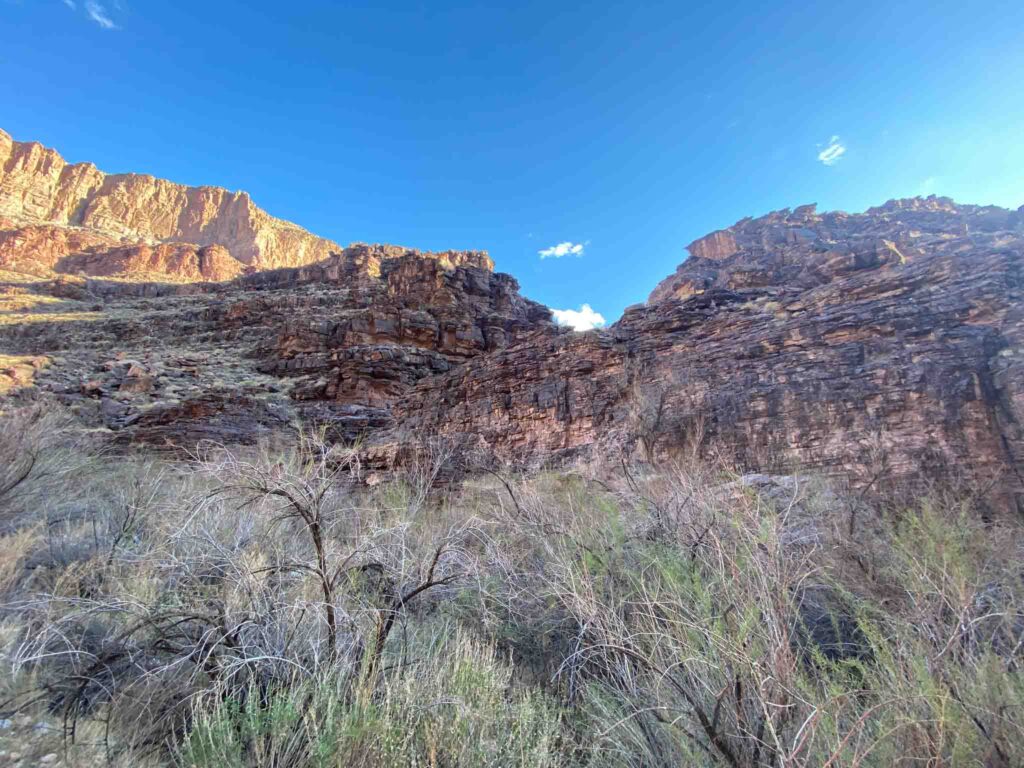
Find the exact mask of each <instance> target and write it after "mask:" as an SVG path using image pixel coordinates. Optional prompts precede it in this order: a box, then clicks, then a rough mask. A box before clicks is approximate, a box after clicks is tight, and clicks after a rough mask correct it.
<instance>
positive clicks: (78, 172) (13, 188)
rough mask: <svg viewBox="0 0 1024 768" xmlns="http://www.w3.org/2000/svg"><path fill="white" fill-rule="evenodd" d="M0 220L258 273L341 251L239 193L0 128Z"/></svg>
mask: <svg viewBox="0 0 1024 768" xmlns="http://www.w3.org/2000/svg"><path fill="white" fill-rule="evenodd" d="M0 217H5V218H7V219H9V220H11V222H13V223H15V224H17V225H22V226H24V225H32V224H46V223H49V224H56V225H61V226H65V227H67V226H73V227H81V228H85V229H87V230H92V231H95V232H97V233H102V234H104V235H106V236H108V237H111V238H117V239H121V240H125V241H140V242H141V243H142V244H148V245H155V244H158V243H167V242H180V243H190V244H194V245H196V246H200V247H203V246H210V245H220V246H223V247H224V248H226V249H227V251H228V252H229V253H230V254H231V256H232V257H234V258H235V259H237V260H238V261H239V262H241V263H242V264H244V265H247V266H251V267H255V268H258V269H269V268H274V267H282V266H297V265H300V264H310V263H312V262H316V261H320V260H322V259H325V258H327V257H328V256H329V255H330V254H331V252H332V251H338V250H341V247H340V246H339V245H338V244H337V243H334V242H331V241H330V240H325V239H324V238H321V237H317V236H315V235H313V234H311V233H309V232H307V231H306V230H304V229H302V228H301V227H299V226H297V225H295V224H292V223H290V222H287V221H282V220H281V219H276V218H274V217H273V216H270V215H269V214H268V213H266V212H265V211H263V210H262V209H260V208H259V207H257V206H256V205H255V204H254V203H253V202H252V200H251V199H250V197H249V195H248V194H247V193H245V192H229V191H228V190H226V189H221V188H219V187H187V186H184V185H182V184H175V183H174V182H170V181H165V180H164V179H157V178H154V177H153V176H147V175H141V174H134V173H129V174H110V175H108V174H105V173H103V172H102V171H99V170H98V169H97V168H96V166H94V165H92V164H91V163H75V164H70V163H67V162H65V161H64V159H63V158H62V157H61V156H60V154H59V153H58V152H56V151H55V150H53V149H48V148H46V147H44V146H42V145H41V144H39V143H37V142H20V141H14V140H13V139H12V138H11V137H10V136H9V135H8V134H7V133H5V132H3V131H2V130H0Z"/></svg>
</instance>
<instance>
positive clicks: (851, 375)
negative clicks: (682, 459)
mask: <svg viewBox="0 0 1024 768" xmlns="http://www.w3.org/2000/svg"><path fill="white" fill-rule="evenodd" d="M691 253H692V254H693V255H692V256H691V258H690V259H688V260H687V261H686V262H684V263H683V264H682V265H681V266H680V268H679V269H678V270H677V272H676V273H675V274H674V275H672V276H671V277H670V278H668V279H667V280H665V281H664V282H663V283H662V284H661V285H659V286H658V287H657V288H656V289H655V291H654V293H652V296H651V301H650V302H649V303H648V304H646V305H644V306H640V307H636V308H633V309H631V310H629V311H627V312H626V314H625V315H624V317H623V318H622V319H621V320H620V321H619V322H618V323H616V324H615V325H614V326H612V327H611V328H610V329H609V330H607V331H603V332H597V331H595V332H590V333H586V334H565V333H560V332H558V331H555V330H551V329H542V330H540V331H538V332H536V333H535V334H534V335H532V336H531V337H529V338H526V339H524V340H523V341H521V342H519V343H515V344H512V345H510V346H508V347H506V348H504V349H502V350H499V351H498V352H496V353H494V354H491V355H487V356H481V357H477V358H474V359H473V360H471V361H469V362H467V363H466V364H464V365H463V366H461V367H459V368H457V369H454V370H452V371H451V372H449V373H447V374H444V375H442V376H437V377H434V378H431V379H427V380H424V381H422V382H420V384H418V385H417V386H416V387H415V388H414V389H413V390H412V391H411V392H410V394H409V395H408V396H407V397H406V398H405V399H403V400H402V401H401V403H400V404H399V405H398V407H397V408H396V410H395V419H396V422H398V423H401V424H403V425H404V427H405V428H406V429H407V430H410V431H412V432H415V433H419V434H427V433H440V434H447V435H451V436H453V437H459V438H460V439H462V440H464V441H469V442H474V441H475V442H476V443H477V444H479V445H481V446H482V447H483V448H484V449H485V450H487V451H490V452H492V453H493V454H495V455H496V456H497V457H499V458H501V459H504V460H511V461H515V462H524V463H530V462H534V463H535V462H538V461H543V460H549V459H550V458H551V457H555V456H560V455H562V456H571V455H575V454H577V453H580V452H587V453H594V452H600V453H602V454H611V455H612V456H617V455H620V454H621V453H622V452H623V451H627V452H628V451H630V450H634V449H638V447H643V448H646V449H647V450H648V452H650V453H651V454H652V456H661V457H665V456H666V455H672V454H674V453H679V452H687V453H689V452H694V453H697V454H705V455H707V454H715V455H724V456H725V457H726V458H727V459H729V460H731V461H734V462H737V463H738V464H740V465H742V466H745V467H748V468H752V469H771V470H777V469H793V468H801V469H805V470H807V469H810V470H815V471H820V472H822V473H825V474H830V475H835V476H841V477H843V478H846V479H848V480H850V481H852V482H854V483H855V484H859V485H861V486H865V485H868V484H871V483H878V482H892V483H896V484H904V485H906V484H907V483H913V482H916V481H919V480H921V479H922V478H928V477H930V478H944V479H954V480H955V479H958V478H959V479H963V480H964V481H968V482H970V483H972V484H974V485H976V486H979V487H984V488H986V489H988V491H990V492H991V494H990V495H991V497H992V499H993V500H994V503H996V504H998V505H1000V506H1002V507H1005V508H1015V507H1016V506H1017V505H1018V504H1019V503H1021V502H1022V501H1024V474H1022V472H1024V302H1022V299H1024V295H1022V292H1024V283H1022V275H1024V271H1022V266H1024V212H1021V211H1018V212H1012V211H1006V210H1002V209H996V208H980V207H975V206H956V205H954V204H953V203H952V201H949V200H945V199H936V198H930V199H927V200H920V199H918V200H910V201H896V202H891V203H888V204H886V205H884V206H882V207H880V208H875V209H871V210H869V211H868V212H866V213H864V214H860V215H847V214H843V213H827V214H821V215H819V214H817V213H816V212H815V210H814V208H813V207H812V206H805V207H802V208H798V209H796V210H795V211H792V212H790V211H779V212H776V213H773V214H770V215H768V216H765V217H762V218H760V219H753V220H745V221H742V222H740V223H738V224H737V225H736V226H735V227H732V228H730V229H728V230H723V231H721V232H717V233H714V234H712V235H711V236H709V237H707V238H703V239H702V240H698V241H697V242H696V243H695V244H694V245H693V246H691ZM382 439H385V438H384V437H382Z"/></svg>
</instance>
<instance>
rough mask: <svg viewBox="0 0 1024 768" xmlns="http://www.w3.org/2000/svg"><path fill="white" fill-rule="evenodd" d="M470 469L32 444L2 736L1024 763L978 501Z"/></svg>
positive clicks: (995, 577) (1015, 567) (153, 743)
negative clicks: (177, 456) (27, 730)
mask: <svg viewBox="0 0 1024 768" xmlns="http://www.w3.org/2000/svg"><path fill="white" fill-rule="evenodd" d="M451 460H452V455H451V452H450V451H449V450H448V449H447V446H446V445H445V444H444V443H442V442H439V441H428V442H427V443H425V444H424V447H423V450H422V451H420V453H419V455H418V459H417V460H416V461H415V462H413V463H412V464H411V465H410V466H408V467H407V468H406V470H405V472H404V474H403V475H402V476H401V477H396V478H394V479H393V480H391V481H389V482H388V483H386V484H383V485H379V486H377V487H374V488H369V489H368V488H366V487H364V486H361V485H359V484H357V483H355V482H353V480H354V479H355V478H357V477H358V476H359V473H360V467H359V466H358V460H357V455H356V454H355V453H352V452H348V451H344V450H341V449H338V448H332V447H330V446H328V445H325V444H324V443H323V442H322V441H320V440H319V439H317V436H316V435H306V436H305V437H304V438H303V439H302V440H301V441H300V443H299V444H298V445H296V446H292V447H289V448H288V449H286V450H281V449H272V448H271V447H270V446H266V447H264V448H262V449H260V450H254V451H251V452H249V453H245V454H242V453H232V452H229V451H226V450H223V449H219V448H217V447H216V446H210V447H208V448H207V449H206V450H202V451H200V452H199V453H198V454H197V455H196V456H195V457H194V459H193V460H192V461H190V462H179V463H158V462H154V461H150V460H145V459H141V458H131V457H125V456H112V455H102V454H95V453H90V452H89V451H88V450H86V447H85V446H83V445H81V444H79V443H78V442H77V440H76V438H75V437H74V434H73V432H71V431H70V430H69V429H67V428H66V427H65V425H64V424H63V423H62V422H61V418H60V415H59V414H56V413H53V412H46V411H42V410H39V409H31V410H25V411H19V412H13V413H9V414H7V415H6V416H5V417H4V423H3V424H2V425H0V533H2V535H0V592H2V598H0V600H2V602H3V615H2V624H0V646H2V652H3V657H2V663H3V664H4V667H5V668H4V673H3V675H2V676H0V679H2V680H3V681H4V682H3V683H2V684H0V685H2V690H0V699H2V702H0V717H2V718H12V719H15V720H14V721H15V722H17V720H16V718H19V717H22V716H23V714H24V713H29V714H31V715H32V717H33V718H34V719H39V718H42V719H43V721H45V722H46V723H49V724H51V725H52V726H53V728H54V730H53V731H52V732H50V735H49V736H46V737H40V739H39V742H38V743H37V744H36V745H35V746H30V747H28V749H35V750H37V751H39V753H40V754H41V753H42V752H43V751H47V752H51V751H56V752H58V753H60V754H61V756H62V759H64V760H66V761H67V762H68V763H70V764H81V765H95V764H101V763H103V762H108V763H109V764H112V765H146V764H151V765H182V766H198V767H200V768H205V767H209V768H213V767H214V766H269V765H273V766H289V767H290V766H295V767H296V768H298V767H299V766H366V767H367V768H370V767H374V766H388V767H389V768H390V767H391V766H398V765H403V766H404V765H421V766H524V767H525V766H636V767H637V768H639V767H640V766H678V765H697V766H701V765H706V766H720V765H724V766H734V767H738V766H742V767H743V768H747V767H751V768H752V767H753V766H809V767H810V766H889V765H912V764H913V765H917V764H926V765H987V766H1013V765H1021V764H1024V711H1022V707H1024V675H1022V672H1021V668H1020V661H1021V659H1022V655H1024V653H1022V649H1024V610H1022V597H1024V584H1022V580H1021V577H1022V574H1021V572H1020V563H1021V562H1022V560H1021V554H1022V552H1021V547H1022V543H1024V538H1022V535H1021V533H1022V531H1021V527H1020V525H1019V522H1018V521H1013V520H983V519H982V518H981V516H980V515H979V514H977V512H976V510H975V509H974V507H973V501H972V496H971V494H970V493H968V492H963V491H961V492H960V493H953V492H951V491H949V490H945V491H942V492H940V491H939V490H938V489H936V490H935V492H933V493H931V494H928V495H925V496H921V497H918V498H915V499H913V500H911V501H907V500H898V499H894V498H889V499H877V498H871V499H868V498H867V497H866V495H863V494H862V495H860V496H854V495H850V494H842V493H838V492H835V491H833V490H830V489H829V488H828V487H826V486H825V485H824V484H822V483H819V482H817V481H815V480H812V479H807V478H801V477H786V478H772V477H766V476H749V475H747V476H743V475H740V474H738V473H736V472H732V471H729V470H728V468H724V467H709V466H706V465H698V464H695V463H684V464H682V465H673V466H659V467H656V468H652V467H650V466H647V467H645V468H642V469H641V468H633V467H630V466H628V465H625V464H622V463H619V464H616V463H615V462H610V463H609V465H608V466H597V465H590V466H581V467H579V468H577V469H575V470H572V471H569V470H562V471H558V472H546V473H535V474H532V475H529V476H518V475H514V474H512V473H510V472H506V471H496V470H491V471H489V472H485V473H482V474H481V475H479V476H478V477H477V479H471V480H469V481H467V482H466V483H464V484H463V485H461V486H460V487H457V488H455V487H448V488H440V489H439V488H438V487H436V486H437V485H438V483H437V480H438V478H439V477H441V476H443V475H444V472H445V469H446V465H447V464H448V463H449V462H450V461H451ZM616 460H617V459H616ZM5 734H6V735H5ZM16 738H19V736H18V734H16V733H15V732H14V730H13V729H8V731H4V732H0V739H6V740H7V741H8V742H12V741H13V740H14V739H16ZM46 739H49V741H47V740H46ZM4 746H5V748H11V746H12V745H11V744H10V743H8V744H5V745H4ZM22 751H23V752H24V751H25V748H24V747H22Z"/></svg>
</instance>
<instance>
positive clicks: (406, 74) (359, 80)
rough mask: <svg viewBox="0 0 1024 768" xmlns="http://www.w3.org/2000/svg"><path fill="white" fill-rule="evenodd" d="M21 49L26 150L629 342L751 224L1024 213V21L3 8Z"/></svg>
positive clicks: (133, 1) (57, 1)
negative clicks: (487, 275)
mask: <svg viewBox="0 0 1024 768" xmlns="http://www.w3.org/2000/svg"><path fill="white" fill-rule="evenodd" d="M72 5H73V6H75V7H74V8H72V7H71V6H72ZM690 6H692V7H690ZM0 40H2V41H3V44H2V46H0V92H2V93H3V98H2V102H0V103H2V105H0V127H3V128H4V129H6V130H7V131H8V132H10V133H11V134H12V135H14V137H15V138H17V139H22V140H26V139H35V140H39V141H42V142H43V143H45V144H47V145H49V146H53V147H56V148H57V149H59V150H60V151H61V152H62V153H63V154H64V156H65V157H67V158H68V159H69V160H71V161H81V160H91V161H93V162H95V163H96V164H97V165H98V166H99V167H100V168H101V169H103V170H105V171H108V172H121V171H136V172H146V173H152V174H155V175H157V176H162V177H166V178H170V179H173V180H175V181H180V182H184V183H188V184H215V185H220V186H225V187H229V188H231V189H244V190H247V191H248V192H250V193H251V194H252V195H253V197H254V199H255V200H256V202H257V203H258V204H259V205H261V206H263V207H264V208H266V209H267V210H268V211H270V212H271V213H272V214H274V215H277V216H281V217H283V218H286V219H290V220H292V221H295V222H297V223H299V224H301V225H302V226H304V227H306V228H308V229H310V230H312V231H314V232H316V233H317V234H320V235H323V236H326V237H330V238H333V239H335V240H338V241H339V242H342V243H348V242H352V241H356V240H361V241H371V242H376V241H380V242H394V243H400V244H403V245H410V246H415V247H420V248H430V249H442V248H449V247H451V248H485V249H487V250H489V251H490V252H491V255H492V256H493V257H494V258H495V260H496V261H497V263H498V268H499V269H501V270H502V271H506V272H511V273H513V274H514V275H516V276H517V277H518V278H519V280H520V282H521V283H522V285H523V289H524V292H525V293H526V294H527V295H528V296H530V297H532V298H534V299H537V300H539V301H542V302H544V303H545V304H548V305H549V306H552V307H556V308H578V307H579V306H580V305H581V304H583V303H584V302H587V303H589V304H591V305H592V306H593V308H594V309H595V310H597V311H598V312H600V313H602V314H603V315H604V316H605V317H606V318H607V319H608V320H609V321H612V320H614V319H616V318H617V317H618V315H619V314H620V313H621V311H622V309H623V308H624V307H625V306H627V305H629V304H632V303H635V302H639V301H642V300H643V299H645V298H646V296H647V294H648V292H649V291H650V290H651V288H653V287H654V285H655V284H656V283H657V282H658V280H660V279H661V278H662V277H664V276H665V275H666V274H668V273H669V272H671V271H672V270H673V269H674V268H675V266H676V265H677V264H678V263H679V262H680V261H681V260H682V259H683V257H684V246H685V245H686V243H688V242H690V241H691V240H692V239H694V238H696V237H698V236H700V235H702V234H705V233H707V232H709V231H711V230H714V229H717V228H719V227H723V226H727V225H729V224H731V223H732V222H734V221H735V220H737V219H740V218H742V217H744V216H747V215H757V214H761V213H764V212H767V211H769V210H773V209H776V208H782V207H786V206H790V207H791V206H795V205H799V204H801V203H807V202H817V203H819V205H820V206H821V207H823V208H839V209H844V210H850V211H854V210H862V209H864V208H866V207H868V206H870V205H875V204H879V203H881V202H883V201H885V200H886V199H888V198H891V197H896V196H909V195H914V194H921V193H929V192H936V193H939V194H947V195H951V196H953V197H955V198H956V199H958V200H961V201H965V202H976V203H997V204H1000V205H1005V206H1013V207H1017V206H1020V205H1021V204H1024V2H1021V0H1015V1H1014V2H1002V1H1001V0H988V1H987V2H984V3H982V2H978V3H975V2H965V1H964V0H960V1H959V2H948V1H946V0H929V1H928V2H923V1H918V0H907V1H904V2H894V1H893V0H887V1H886V2H874V1H873V0H867V1H865V2H857V3H841V2H826V3H807V2H779V3H766V2H763V1H759V2H755V3H749V4H739V3H724V2H723V3H683V2H670V3H637V2H629V3H621V4H619V3H603V2H589V3H579V4H567V3H552V2H516V3H511V2H509V3H505V4H501V5H499V4H463V3H454V2H446V1H445V0H434V2H424V3H397V2H386V1H381V0H377V1H376V2H365V3H338V2H304V1H303V0H294V1H293V2H289V3H281V2H258V1H255V0H249V1H247V2H237V1H236V0H206V1H205V2H192V0H176V1H175V2H160V3H152V2H142V0H119V1H117V0H103V2H102V3H96V2H92V3H90V2H85V0H74V2H71V0H0ZM833 137H838V138H837V139H836V140H835V141H833ZM830 144H831V145H832V149H831V150H829V146H830ZM840 148H845V151H841V150H840ZM823 152H825V153H826V154H825V155H823V156H824V158H825V159H826V160H827V159H829V158H832V160H833V162H832V164H831V165H828V164H826V163H824V162H822V161H821V160H819V154H821V153H823ZM565 242H568V243H572V244H574V245H579V244H582V245H583V252H582V255H578V256H577V255H573V254H571V253H570V254H569V255H566V256H564V257H562V258H545V259H542V258H540V256H539V255H538V251H540V250H543V249H546V248H550V247H552V246H556V245H557V244H559V243H565ZM563 250H566V249H563ZM569 250H572V249H569ZM577 250H578V249H577Z"/></svg>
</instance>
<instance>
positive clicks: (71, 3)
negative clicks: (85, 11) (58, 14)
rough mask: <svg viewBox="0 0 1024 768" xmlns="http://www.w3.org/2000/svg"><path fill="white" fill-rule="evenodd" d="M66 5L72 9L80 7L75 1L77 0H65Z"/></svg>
mask: <svg viewBox="0 0 1024 768" xmlns="http://www.w3.org/2000/svg"><path fill="white" fill-rule="evenodd" d="M64 5H66V6H67V7H68V8H70V9H71V10H72V11H73V10H75V8H77V7H78V5H77V4H76V3H75V0H64Z"/></svg>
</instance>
